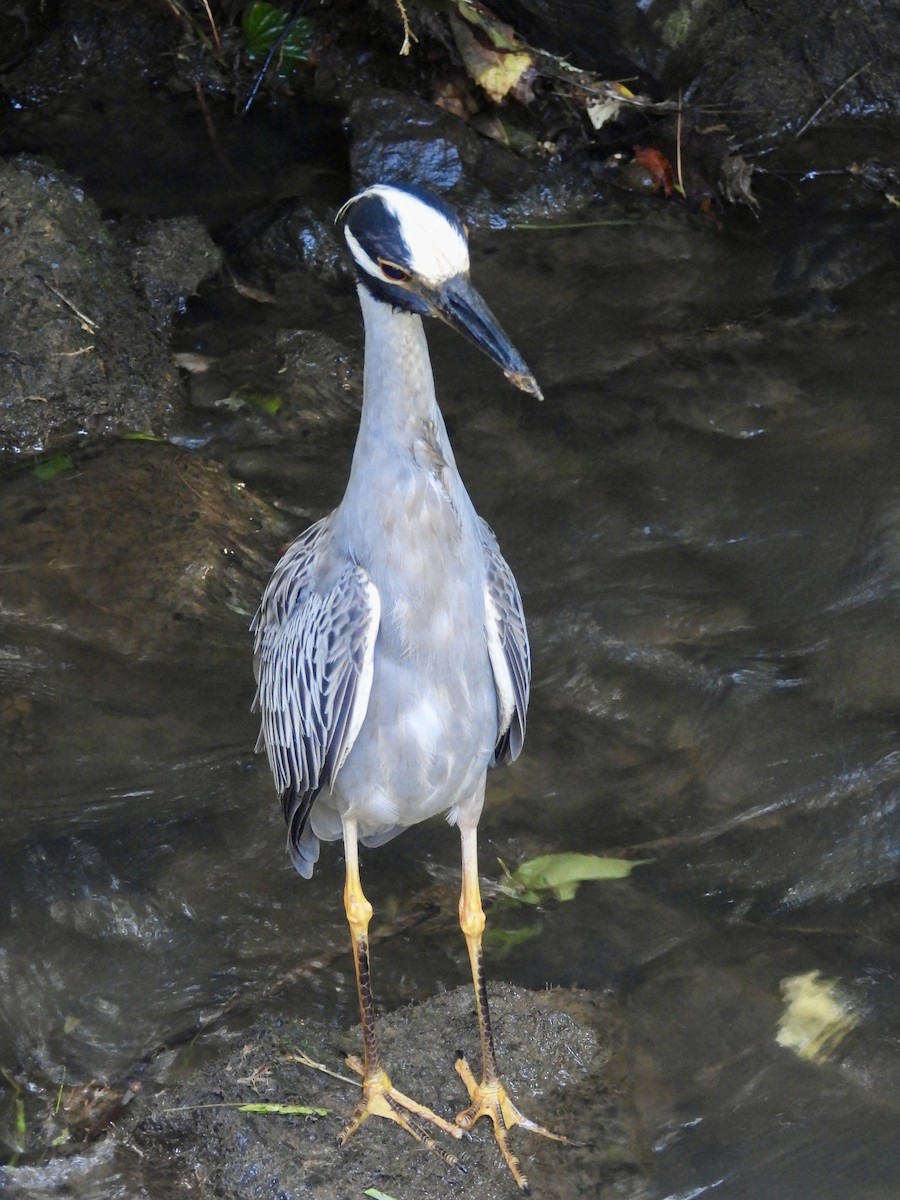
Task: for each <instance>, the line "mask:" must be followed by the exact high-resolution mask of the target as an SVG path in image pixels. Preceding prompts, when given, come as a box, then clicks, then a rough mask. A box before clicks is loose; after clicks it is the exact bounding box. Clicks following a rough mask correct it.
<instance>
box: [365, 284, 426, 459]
mask: <svg viewBox="0 0 900 1200" xmlns="http://www.w3.org/2000/svg"><path fill="white" fill-rule="evenodd" d="M359 298H360V304H361V305H362V312H363V322H364V324H365V329H366V363H365V383H364V387H363V412H362V419H361V422H360V431H359V434H360V438H368V437H370V436H377V437H388V438H391V439H399V440H400V441H401V442H403V441H406V440H407V439H408V438H415V437H418V436H419V434H420V431H421V429H422V426H423V424H424V423H427V422H433V421H434V420H435V419H437V421H438V423H439V424H440V425H441V427H443V422H442V421H441V420H440V413H439V410H438V406H437V400H436V399H435V394H434V376H433V375H432V371H431V358H430V356H429V354H428V343H427V342H426V340H425V330H424V329H423V327H422V319H421V317H418V316H416V315H415V314H414V313H404V312H398V311H397V310H395V309H393V308H391V306H390V305H389V304H384V303H383V302H382V301H380V300H376V299H374V298H373V297H372V296H370V295H369V293H368V291H367V290H366V289H365V287H360V288H359Z"/></svg>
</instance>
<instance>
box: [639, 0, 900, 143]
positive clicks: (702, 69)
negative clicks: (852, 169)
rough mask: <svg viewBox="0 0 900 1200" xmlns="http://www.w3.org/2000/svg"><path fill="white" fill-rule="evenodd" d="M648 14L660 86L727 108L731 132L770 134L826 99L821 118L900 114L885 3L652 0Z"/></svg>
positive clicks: (896, 34) (898, 45) (898, 31)
mask: <svg viewBox="0 0 900 1200" xmlns="http://www.w3.org/2000/svg"><path fill="white" fill-rule="evenodd" d="M647 19H648V24H649V27H650V29H651V31H652V33H653V35H654V37H658V38H659V39H660V40H661V42H662V45H663V51H662V53H660V54H657V55H655V56H654V57H655V60H656V69H657V71H658V72H659V75H660V77H661V78H662V80H663V81H664V86H665V87H666V88H667V90H673V89H674V88H677V87H679V86H682V87H687V86H689V85H690V84H691V83H692V82H694V81H696V84H697V86H696V91H695V92H694V94H693V95H692V100H695V101H699V102H700V103H707V104H711V105H715V106H716V107H718V108H724V109H728V110H730V112H731V113H733V116H732V117H731V124H732V125H733V126H736V127H738V128H742V129H744V130H747V131H750V130H752V131H754V132H756V133H759V134H762V135H764V136H766V135H768V136H770V137H771V136H774V135H776V134H777V133H778V132H779V131H780V130H782V129H785V128H795V129H796V128H797V127H799V126H800V125H801V124H802V123H803V122H804V121H806V120H808V119H809V118H811V117H812V116H813V114H814V113H815V112H816V111H817V110H818V109H819V107H820V106H821V105H822V104H823V102H824V101H825V100H826V99H827V98H829V97H831V96H834V101H833V103H832V104H830V105H826V108H825V111H824V117H823V119H824V121H825V122H828V121H830V120H831V119H833V118H834V117H835V116H839V115H842V114H847V115H855V116H862V115H864V114H867V113H872V112H873V111H876V110H880V111H881V112H883V113H895V114H896V113H897V112H898V99H897V98H898V95H900V88H898V83H900V79H898V66H897V64H898V53H900V26H898V23H897V20H896V8H895V6H894V5H893V3H891V0H880V2H876V3H868V2H867V0H854V2H852V3H849V4H843V3H842V4H825V5H821V6H810V5H809V4H807V3H805V0H789V2H788V3H783V2H780V0H764V2H763V3H759V4H753V5H746V4H743V3H741V2H740V0H714V2H713V3H707V4H702V5H695V4H692V3H690V2H689V0H657V3H655V4H653V5H651V6H650V7H649V10H648V11H647ZM861 68H862V69H861ZM837 89H840V91H839V92H838V91H837Z"/></svg>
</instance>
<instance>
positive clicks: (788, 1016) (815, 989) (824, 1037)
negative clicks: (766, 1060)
mask: <svg viewBox="0 0 900 1200" xmlns="http://www.w3.org/2000/svg"><path fill="white" fill-rule="evenodd" d="M781 994H782V996H783V997H784V999H785V1002H786V1005H787V1007H786V1008H785V1010H784V1012H783V1013H782V1014H781V1016H780V1017H779V1019H778V1033H777V1034H776V1036H775V1041H776V1042H777V1043H778V1045H779V1046H783V1047H784V1048H785V1049H786V1050H793V1052H794V1053H795V1054H796V1055H797V1057H798V1058H803V1059H805V1060H806V1061H807V1062H814V1063H823V1062H825V1061H826V1060H827V1059H828V1058H830V1056H831V1054H832V1053H833V1052H834V1051H835V1050H836V1049H837V1047H838V1046H839V1045H840V1044H841V1042H842V1041H843V1040H844V1038H845V1037H846V1036H847V1034H848V1033H849V1032H850V1031H851V1029H855V1028H856V1026H857V1025H858V1024H859V1014H858V1013H855V1012H854V1011H853V1010H852V1008H851V1007H850V1005H849V1003H848V1002H847V1000H846V999H845V998H844V997H843V996H841V994H840V991H839V990H838V986H837V983H836V981H835V980H833V979H823V978H822V975H821V973H820V972H819V971H808V972H807V973H806V974H804V975H791V976H789V977H788V978H786V979H782V981H781Z"/></svg>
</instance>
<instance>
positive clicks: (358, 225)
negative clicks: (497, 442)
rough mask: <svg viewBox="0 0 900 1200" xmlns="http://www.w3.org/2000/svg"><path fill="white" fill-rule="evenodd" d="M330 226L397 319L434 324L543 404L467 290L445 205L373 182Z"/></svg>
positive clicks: (453, 222)
mask: <svg viewBox="0 0 900 1200" xmlns="http://www.w3.org/2000/svg"><path fill="white" fill-rule="evenodd" d="M337 220H338V221H340V222H343V228H344V237H345V239H346V241H347V246H348V247H349V250H350V254H351V256H352V258H353V262H354V265H355V266H356V274H357V278H358V280H359V282H360V284H361V285H362V286H363V287H364V288H365V289H366V290H367V291H368V292H369V294H370V295H371V296H373V297H374V298H375V299H376V300H378V301H380V302H381V303H383V304H389V305H390V306H391V307H392V308H395V309H399V310H401V311H402V312H410V313H417V314H418V315H419V316H429V317H439V318H440V319H441V320H442V321H445V322H446V323H447V324H448V325H452V326H453V328H454V329H457V330H459V332H460V333H463V334H465V336H466V337H468V338H470V339H471V340H472V341H473V342H474V343H475V344H476V346H480V347H481V349H482V350H484V352H485V353H486V354H487V355H489V357H490V358H492V359H493V360H494V362H495V363H496V364H497V365H498V366H499V367H500V369H501V371H502V372H503V374H504V375H505V376H506V378H507V379H508V380H509V381H510V383H513V384H515V386H516V387H518V388H521V389H522V391H523V392H529V393H530V394H531V395H532V396H537V398H538V399H539V400H540V399H543V397H542V395H541V390H540V388H539V387H538V385H537V382H536V380H535V378H534V376H533V375H532V374H531V372H530V371H529V370H528V367H527V366H526V365H525V362H524V360H523V359H522V356H521V355H520V354H519V352H518V350H516V348H515V347H514V346H513V345H512V343H511V342H510V340H509V338H508V337H507V336H506V334H505V333H504V332H503V330H502V329H501V328H500V326H499V325H498V323H497V320H496V318H495V317H494V316H493V314H492V313H491V311H490V309H489V308H488V307H487V305H486V304H485V302H484V301H483V300H482V299H481V297H480V296H479V294H478V292H476V291H475V289H474V287H473V286H472V283H471V281H470V279H469V245H468V237H467V235H466V228H465V226H464V225H463V223H462V221H460V219H459V217H458V216H457V215H456V213H455V212H454V211H453V209H452V208H450V206H449V205H447V204H445V203H444V201H443V200H441V199H439V198H438V197H437V196H435V195H433V194H432V193H431V192H426V191H424V190H421V189H419V188H413V187H399V186H396V185H389V184H384V183H379V184H375V185H374V186H373V187H369V188H366V189H365V191H362V192H360V193H359V194H358V195H357V196H354V197H353V198H352V199H350V200H348V201H347V203H346V204H345V205H344V206H343V207H342V208H341V210H340V211H339V213H338V215H337Z"/></svg>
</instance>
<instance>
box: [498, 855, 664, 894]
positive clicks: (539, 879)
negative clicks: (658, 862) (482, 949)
mask: <svg viewBox="0 0 900 1200" xmlns="http://www.w3.org/2000/svg"><path fill="white" fill-rule="evenodd" d="M648 861H649V860H648V859H626V858H603V857H601V856H600V855H597V854H542V855H541V856H540V857H538V858H532V859H530V860H529V861H528V862H524V863H521V864H520V865H519V866H518V867H517V868H516V870H515V871H513V873H512V874H511V875H509V877H508V879H507V885H506V886H505V887H504V888H503V891H504V894H506V895H508V896H511V897H512V898H513V899H516V900H520V901H521V902H522V903H524V904H540V902H541V899H542V897H541V894H540V893H541V892H551V893H552V894H553V895H554V896H555V897H556V899H557V900H571V899H572V898H573V897H574V895H575V893H576V892H577V891H578V887H579V884H582V883H585V882H587V881H588V880H596V879H625V878H626V877H627V876H628V875H630V874H631V872H632V871H633V870H634V868H635V867H637V866H640V865H641V863H644V862H648Z"/></svg>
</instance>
